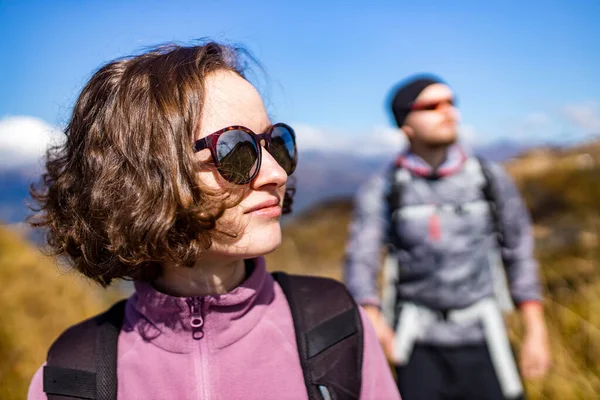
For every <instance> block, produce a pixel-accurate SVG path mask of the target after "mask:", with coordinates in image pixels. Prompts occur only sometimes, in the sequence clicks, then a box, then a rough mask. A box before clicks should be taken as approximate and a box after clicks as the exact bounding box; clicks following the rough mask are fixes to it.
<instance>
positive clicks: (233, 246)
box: [196, 70, 287, 259]
mask: <svg viewBox="0 0 600 400" xmlns="http://www.w3.org/2000/svg"><path fill="white" fill-rule="evenodd" d="M232 125H242V126H245V127H247V128H250V129H251V130H252V131H253V132H255V133H257V134H258V133H262V132H265V131H266V130H267V129H268V128H269V126H270V125H271V121H270V120H269V117H268V116H267V112H266V110H265V106H264V104H263V101H262V99H261V97H260V95H259V94H258V91H257V90H256V89H255V88H254V87H253V86H252V85H251V84H250V83H249V82H248V81H246V80H245V79H243V78H242V77H240V76H239V75H237V74H236V73H234V72H231V71H225V70H222V71H217V72H215V73H212V74H210V75H208V76H207V78H206V81H205V98H204V108H203V110H202V118H201V122H200V131H199V133H198V135H197V137H196V140H197V139H200V138H203V137H205V136H208V135H210V134H211V133H213V132H216V131H218V130H220V129H222V128H226V127H228V126H232ZM261 150H262V163H261V168H260V171H259V172H258V175H257V176H256V178H255V179H254V180H253V181H252V182H251V183H250V184H248V185H245V186H243V187H241V188H240V187H235V186H232V185H231V184H229V183H228V182H227V181H225V180H224V179H223V177H221V175H220V174H219V172H218V171H217V169H216V167H215V166H214V164H213V163H212V157H211V154H210V150H208V149H205V150H202V151H200V152H198V153H197V154H196V159H197V160H198V162H200V163H201V165H202V166H203V167H202V168H201V171H200V172H199V173H198V180H199V181H200V184H201V185H202V186H203V187H207V188H210V189H215V190H220V191H226V192H227V191H231V190H234V193H236V194H237V193H243V197H242V201H241V202H240V203H239V204H238V205H237V206H235V207H233V208H229V209H227V210H226V211H225V213H224V215H223V217H222V218H221V219H219V221H218V222H217V229H220V230H222V231H225V232H234V233H236V234H237V235H238V237H237V238H236V239H229V238H228V239H225V240H224V239H219V236H217V237H215V238H214V239H213V245H212V247H211V248H210V250H209V251H208V252H207V254H206V258H207V259H215V258H218V259H223V258H231V259H241V258H244V259H245V258H251V257H257V256H260V255H264V254H266V253H269V252H271V251H273V250H275V249H276V248H277V247H278V246H279V244H280V243H281V227H280V224H279V219H280V217H281V206H282V204H283V198H284V194H285V185H286V181H287V174H286V172H285V171H284V170H283V168H281V166H279V164H278V163H277V162H276V161H275V160H274V159H273V157H272V156H271V154H269V152H268V151H266V150H265V148H264V147H261Z"/></svg>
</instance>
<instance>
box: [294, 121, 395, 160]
mask: <svg viewBox="0 0 600 400" xmlns="http://www.w3.org/2000/svg"><path fill="white" fill-rule="evenodd" d="M294 130H295V131H296V138H297V141H298V148H299V150H300V151H301V152H302V151H313V150H316V151H321V152H335V153H352V154H357V155H363V156H377V155H382V156H385V155H392V154H394V153H396V152H398V151H399V150H400V149H401V148H402V147H403V146H404V145H405V143H406V139H405V137H404V135H403V134H402V131H400V130H399V129H397V128H391V127H386V126H374V127H373V128H371V129H370V130H369V131H368V132H366V133H357V132H339V131H335V130H330V129H327V128H320V127H315V126H311V125H307V124H294Z"/></svg>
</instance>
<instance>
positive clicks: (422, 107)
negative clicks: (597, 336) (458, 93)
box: [410, 98, 456, 111]
mask: <svg viewBox="0 0 600 400" xmlns="http://www.w3.org/2000/svg"><path fill="white" fill-rule="evenodd" d="M443 105H448V106H450V107H455V106H456V99H454V98H450V99H442V100H437V101H430V102H421V103H413V104H411V106H410V111H434V110H439V109H441V108H442V106H443Z"/></svg>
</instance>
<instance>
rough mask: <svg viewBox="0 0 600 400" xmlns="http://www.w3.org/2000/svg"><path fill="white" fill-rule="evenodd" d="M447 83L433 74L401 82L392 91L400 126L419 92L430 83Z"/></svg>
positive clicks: (393, 103) (393, 110) (393, 111)
mask: <svg viewBox="0 0 600 400" xmlns="http://www.w3.org/2000/svg"><path fill="white" fill-rule="evenodd" d="M436 83H445V82H444V81H442V80H441V79H440V78H438V77H436V76H433V75H417V76H413V77H411V78H409V79H407V80H404V81H402V82H400V83H399V84H398V85H397V86H396V89H395V90H394V91H393V92H392V96H393V97H392V101H391V104H390V105H391V108H392V114H394V118H395V119H396V123H397V124H398V127H399V128H400V127H402V125H404V120H405V119H406V116H407V115H408V113H409V112H410V107H411V106H412V103H413V102H414V101H415V99H416V98H417V97H419V94H421V92H422V91H423V90H425V88H426V87H427V86H429V85H433V84H436Z"/></svg>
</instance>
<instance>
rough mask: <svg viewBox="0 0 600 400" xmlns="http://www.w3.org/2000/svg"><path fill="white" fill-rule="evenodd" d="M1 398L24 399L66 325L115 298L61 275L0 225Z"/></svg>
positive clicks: (50, 263)
mask: <svg viewBox="0 0 600 400" xmlns="http://www.w3.org/2000/svg"><path fill="white" fill-rule="evenodd" d="M0 282H2V290H0V305H1V307H2V314H1V317H0V321H1V323H0V399H2V400H12V399H15V400H16V399H24V398H25V396H26V393H27V387H28V385H29V381H30V380H31V377H32V375H33V373H34V372H35V371H36V370H37V368H39V366H40V365H41V364H42V363H43V362H44V360H45V357H46V351H47V349H48V347H49V346H50V344H51V343H52V341H53V340H54V339H55V338H56V336H58V334H59V333H60V332H62V331H63V330H64V329H65V328H66V327H67V326H69V325H71V324H73V323H75V322H78V321H80V320H82V319H84V318H86V317H88V316H91V315H94V314H96V313H98V312H100V311H101V310H102V309H104V308H106V307H107V305H108V304H109V303H111V302H112V301H113V300H114V298H115V296H117V295H116V294H115V293H113V292H106V291H104V290H101V289H100V288H97V287H95V286H93V284H92V283H90V282H84V281H82V280H80V279H79V278H77V277H76V276H74V274H71V273H64V272H62V273H61V272H60V271H59V269H58V267H57V266H56V264H55V263H53V262H51V261H50V260H48V259H47V258H45V257H43V256H42V255H41V254H40V252H39V251H38V250H37V249H36V248H35V247H33V246H32V245H30V244H29V243H27V242H26V241H25V240H24V239H22V238H21V237H20V236H19V235H18V234H15V232H13V231H10V230H8V229H7V228H5V227H2V226H0Z"/></svg>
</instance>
